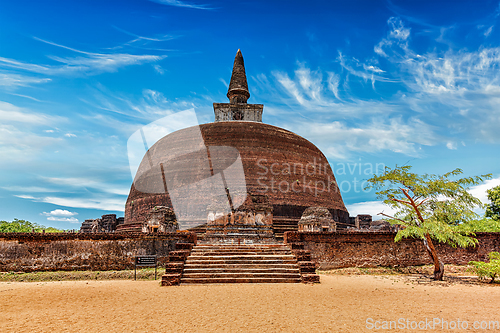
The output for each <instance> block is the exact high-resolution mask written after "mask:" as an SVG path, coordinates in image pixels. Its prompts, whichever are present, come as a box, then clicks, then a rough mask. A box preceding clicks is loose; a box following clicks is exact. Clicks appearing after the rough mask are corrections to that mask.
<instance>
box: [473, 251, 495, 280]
mask: <svg viewBox="0 0 500 333" xmlns="http://www.w3.org/2000/svg"><path fill="white" fill-rule="evenodd" d="M488 259H489V260H490V262H482V261H471V262H469V265H470V266H471V268H470V270H471V271H472V272H474V273H475V274H476V275H477V276H478V277H479V278H480V279H484V278H485V277H489V278H491V281H490V283H493V281H495V277H497V276H500V253H498V252H490V253H488Z"/></svg>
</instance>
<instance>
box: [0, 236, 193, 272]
mask: <svg viewBox="0 0 500 333" xmlns="http://www.w3.org/2000/svg"><path fill="white" fill-rule="evenodd" d="M195 241H196V235H195V234H192V233H169V234H155V235H152V234H150V235H148V234H110V233H101V234H79V233H60V234H41V233H0V271H4V272H5V271H18V272H19V271H22V272H32V271H54V270H120V269H131V268H133V267H134V257H135V256H136V255H153V254H156V255H157V256H158V261H159V263H160V265H164V264H165V262H166V261H167V258H168V254H169V253H170V252H171V251H173V250H174V249H175V248H176V243H179V242H182V243H186V242H195Z"/></svg>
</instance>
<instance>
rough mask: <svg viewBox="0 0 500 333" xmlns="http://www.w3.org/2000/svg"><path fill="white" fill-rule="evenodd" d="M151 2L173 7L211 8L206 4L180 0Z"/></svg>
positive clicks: (155, 0)
mask: <svg viewBox="0 0 500 333" xmlns="http://www.w3.org/2000/svg"><path fill="white" fill-rule="evenodd" d="M150 1H152V2H156V3H159V4H162V5H167V6H174V7H186V8H194V9H212V8H210V7H208V5H196V4H192V3H189V2H186V1H180V0H150Z"/></svg>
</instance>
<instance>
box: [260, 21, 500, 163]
mask: <svg viewBox="0 0 500 333" xmlns="http://www.w3.org/2000/svg"><path fill="white" fill-rule="evenodd" d="M388 28H389V29H388V32H387V34H386V36H384V37H383V38H382V39H381V41H380V42H378V43H377V44H375V46H374V52H373V54H371V55H368V56H367V58H366V59H365V60H359V59H356V58H354V57H352V56H348V55H345V54H344V53H342V52H339V56H338V57H337V58H336V61H337V63H338V64H339V65H340V70H338V71H335V70H332V69H331V68H328V69H321V68H317V69H311V68H309V67H308V66H307V64H306V63H303V62H298V64H297V67H298V68H297V69H296V70H295V71H294V72H293V75H289V74H288V73H286V72H284V71H274V72H273V73H272V74H273V76H272V79H274V82H273V80H268V79H267V77H265V76H264V75H262V76H261V77H257V78H255V81H256V83H257V87H258V88H259V89H260V90H261V91H262V92H263V94H265V92H266V91H272V93H269V94H268V95H266V96H269V97H268V98H269V100H271V105H272V104H275V105H276V104H277V103H276V101H278V102H281V103H283V104H285V105H286V106H287V107H288V108H289V109H290V110H293V111H294V112H296V114H297V116H298V117H296V118H295V119H294V118H289V120H288V122H287V123H286V128H288V129H291V130H294V131H296V132H297V133H299V134H302V135H305V136H307V137H308V138H311V139H312V140H313V141H314V142H318V143H320V144H319V145H320V147H321V148H322V149H323V150H324V151H325V152H326V153H327V154H329V155H330V156H335V157H337V158H349V155H350V153H352V152H357V151H358V152H380V151H383V150H390V151H394V152H399V153H402V154H406V155H410V156H417V155H419V154H420V152H421V147H422V146H428V145H443V146H446V147H447V148H448V149H460V147H459V146H458V144H457V143H458V142H464V140H465V141H467V140H473V141H475V140H480V141H483V142H489V143H500V131H498V128H500V108H499V107H498V105H500V47H484V46H479V47H478V48H477V49H476V50H466V49H459V50H455V49H453V48H452V47H450V48H449V49H447V50H442V48H434V49H431V51H428V52H425V53H418V52H416V51H415V50H413V48H412V43H411V41H412V38H411V36H412V30H411V28H409V27H407V26H406V25H405V23H404V22H403V21H402V20H401V19H400V18H397V17H393V18H390V19H389V20H388ZM436 29H437V28H436ZM443 38H444V37H443ZM439 50H441V51H439ZM364 83H371V84H370V85H366V84H364ZM376 83H380V84H381V85H382V84H384V85H385V87H388V86H390V87H391V88H390V89H392V90H393V91H395V93H394V94H393V95H385V96H384V97H382V95H380V94H378V93H377V87H376ZM271 87H278V89H277V90H271ZM353 87H354V88H353ZM276 96H278V98H276ZM367 96H373V98H369V97H367ZM381 97H382V98H381ZM275 105H272V107H273V109H275V108H276V107H277V105H276V106H275ZM278 108H279V106H278ZM299 110H300V111H299ZM277 114H280V113H279V112H277ZM431 124H432V125H431ZM321 143H323V146H322V145H321ZM462 145H464V143H462Z"/></svg>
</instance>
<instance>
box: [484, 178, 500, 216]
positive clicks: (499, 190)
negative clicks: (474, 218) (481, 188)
mask: <svg viewBox="0 0 500 333" xmlns="http://www.w3.org/2000/svg"><path fill="white" fill-rule="evenodd" d="M488 199H490V201H491V203H490V204H489V205H488V206H486V215H485V216H486V217H491V218H492V219H495V220H500V185H499V186H497V187H494V188H492V189H489V190H488Z"/></svg>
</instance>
